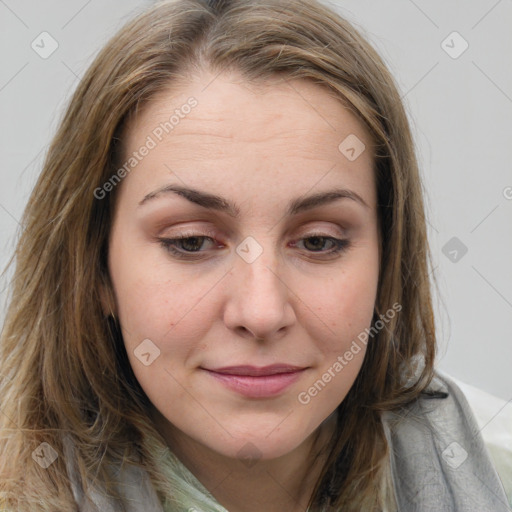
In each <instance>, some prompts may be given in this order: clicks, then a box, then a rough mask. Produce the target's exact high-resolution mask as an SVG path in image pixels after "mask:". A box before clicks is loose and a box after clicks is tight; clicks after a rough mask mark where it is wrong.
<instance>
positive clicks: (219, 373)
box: [203, 364, 306, 399]
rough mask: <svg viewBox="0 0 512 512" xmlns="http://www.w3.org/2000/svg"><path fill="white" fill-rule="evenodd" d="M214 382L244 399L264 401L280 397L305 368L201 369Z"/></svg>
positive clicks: (281, 366)
mask: <svg viewBox="0 0 512 512" xmlns="http://www.w3.org/2000/svg"><path fill="white" fill-rule="evenodd" d="M203 370H205V371H206V372H207V374H208V375H209V376H211V377H213V379H214V381H215V382H218V383H220V384H222V386H223V387H225V388H227V389H229V390H230V391H232V392H235V393H237V394H238V395H242V396H244V397H246V398H253V399H265V398H272V397H276V396H278V395H281V394H282V393H283V392H284V391H285V390H286V389H287V388H288V387H290V386H291V385H292V384H293V383H295V382H297V380H298V379H300V378H301V376H302V374H303V372H304V371H305V370H306V368H303V367H300V366H292V365H287V364H274V365H271V366H260V367H257V366H249V365H238V366H225V367H223V368H216V369H214V370H210V369H206V368H203Z"/></svg>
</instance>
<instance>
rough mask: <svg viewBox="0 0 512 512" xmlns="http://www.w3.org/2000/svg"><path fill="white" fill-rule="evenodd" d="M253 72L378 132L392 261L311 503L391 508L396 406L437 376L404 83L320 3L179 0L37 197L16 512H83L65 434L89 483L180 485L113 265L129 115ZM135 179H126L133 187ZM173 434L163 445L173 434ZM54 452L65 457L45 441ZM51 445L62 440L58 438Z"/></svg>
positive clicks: (79, 106) (6, 446) (12, 304)
mask: <svg viewBox="0 0 512 512" xmlns="http://www.w3.org/2000/svg"><path fill="white" fill-rule="evenodd" d="M205 67H207V68H209V69H211V70H213V71H214V72H215V73H218V72H221V71H223V70H236V71H237V72H239V73H242V75H243V77H244V78H245V79H246V80H247V81H248V82H254V83H256V82H264V81H265V80H266V79H267V78H272V77H274V76H276V75H280V76H284V77H286V78H290V79H294V78H302V79H306V80H310V81H312V82H314V83H315V84H318V85H319V86H321V87H323V88H324V89H325V90H327V91H329V92H330V93H331V94H334V95H335V96H336V97H337V98H339V99H340V101H342V102H343V104H344V105H346V106H347V107H348V108H350V109H351V111H352V112H353V113H354V114H355V115H356V116H357V117H358V118H359V119H360V121H361V122H362V123H364V124H365V125H366V127H367V128H368V129H369V131H370V133H371V135H372V138H373V142H374V147H375V155H374V172H375V178H376V183H377V195H378V216H379V231H380V235H381V262H380V274H379V283H378V293H377V299H376V304H375V315H374V318H373V321H372V322H373V323H376V322H378V320H379V318H380V315H382V314H383V313H385V312H386V311H388V310H390V308H392V307H393V305H394V304H399V305H400V306H401V311H400V314H397V315H396V316H394V318H392V319H390V320H389V321H388V322H387V323H386V326H385V328H382V329H375V331H376V334H375V335H374V336H373V337H372V338H371V339H370V341H369V342H368V346H367V353H366V355H365V359H364V362H363V366H362V368H361V371H360V373H359V375H358V377H357V378H356V381H355V383H354V385H353V386H352V388H351V389H350V391H349V393H348V395H347V396H346V398H345V399H344V401H343V402H342V403H341V405H340V406H339V409H338V418H339V423H338V428H337V431H336V434H335V436H334V437H333V439H332V440H331V441H330V443H329V446H328V447H326V452H328V453H329V456H328V459H327V462H326V464H325V465H324V467H323V470H322V473H321V476H320V478H319V480H318V482H317V485H316V487H315V490H314V493H313V496H312V498H311V502H310V505H311V506H312V507H313V506H315V507H316V506H320V505H322V506H327V507H331V508H329V509H330V510H331V509H332V510H338V509H343V510H347V511H349V510H350V511H352V510H367V511H372V510H379V507H380V500H381V498H380V495H379V492H378V482H379V481H380V480H381V478H382V477H383V474H384V467H385V464H386V459H387V456H388V453H387V443H386V440H385V436H384V432H383V427H382V423H381V414H382V412H383V411H386V410H391V409H397V408H400V407H401V406H404V405H405V404H407V403H410V402H411V401H413V400H415V399H417V398H418V397H419V395H420V393H422V392H423V391H424V390H425V388H426V387H427V385H428V384H429V383H430V381H431V379H432V377H433V371H434V369H433V365H434V359H435V353H436V341H435V328H434V319H433V311H432V299H431V291H430V286H431V285H430V281H429V264H430V254H429V249H428V243H427V237H426V222H425V216H424V205H423V199H422V193H423V191H422V184H421V180H420V176H419V172H418V166H417V161H416V156H415V149H414V145H413V141H412V137H411V131H410V127H409V124H408V120H407V116H406V113H405V111H404V107H403V105H402V102H401V99H400V95H399V93H398V90H397V87H396V85H395V83H394V80H393V78H392V77H391V75H390V73H389V72H388V70H387V68H386V66H385V65H384V63H383V61H382V60H381V58H380V57H379V55H378V54H377V53H376V52H375V50H374V49H373V48H372V47H371V46H370V45H369V43H368V42H367V41H366V40H365V39H364V38H363V37H362V36H361V35H360V34H359V33H358V32H357V31H356V30H355V29H354V27H353V26H352V25H351V24H349V23H348V22H347V21H345V20H344V19H342V18H341V17H340V16H338V15H337V14H336V13H335V12H333V11H332V10H331V9H330V8H328V7H327V6H325V5H323V4H321V3H319V2H318V1H317V0H258V1H257V2H253V1H250V0H231V1H230V0H226V1H218V2H212V1H210V2H207V1H205V0H204V1H203V0H171V1H165V2H161V3H159V4H157V5H155V6H154V7H152V8H150V9H149V10H147V11H146V12H144V13H142V14H141V15H139V16H138V17H136V18H135V19H134V20H132V21H130V22H129V23H128V24H127V25H125V26H124V27H123V28H122V29H121V30H120V32H119V33H118V34H116V35H115V36H114V37H113V38H112V39H111V40H110V41H109V42H108V44H107V45H106V46H105V47H104V48H103V50H102V51H101V52H100V53H99V54H98V55H97V57H96V59H95V60H94V62H93V63H92V65H91V66H90V68H89V69H88V71H87V73H86V74H85V76H84V77H83V79H82V81H81V82H80V84H79V85H78V87H77V90H76V91H75V93H74V95H73V97H72V99H71V101H70V104H69V106H68V108H67V110H66V112H65V114H64V116H63V118H62V120H61V123H60V125H59V128H58V130H57V133H56V135H55V137H54V138H53V141H52V143H51V145H50V147H49V150H48V152H47V155H46V158H45V162H44V166H43V169H42V172H41V174H40V176H39V179H38V181H37V184H36V185H35V187H34V190H33V192H32V194H31V196H30V199H29V201H28V204H27V207H26V209H25V212H24V215H23V218H22V220H21V234H20V237H19V241H18V244H17V247H16V250H15V253H14V255H13V258H12V259H11V262H10V264H13V263H15V272H14V274H13V278H12V282H11V288H10V297H9V307H8V310H7V314H6V319H5V324H4V329H3V333H2V337H1V361H2V377H1V379H2V380H1V385H0V401H1V402H0V411H1V414H0V454H1V460H0V497H2V498H3V499H4V501H5V504H6V505H7V506H11V507H13V508H15V507H17V508H16V510H20V511H25V510H34V507H35V506H37V509H38V510H43V511H50V510H51V511H52V512H55V511H66V512H68V511H69V510H73V509H74V507H75V506H76V505H74V501H73V494H72V492H71V488H70V483H69V478H68V476H67V473H66V464H65V457H64V455H63V454H64V447H63V441H62V439H63V436H64V435H66V436H68V437H69V438H70V439H72V441H73V445H74V446H75V449H76V455H75V456H76V464H77V468H78V474H79V476H80V478H81V480H82V481H83V482H85V484H86V485H87V482H93V483H98V482H99V483H101V484H102V485H104V487H105V489H107V491H108V492H111V493H115V490H114V487H113V484H112V485H111V480H112V477H111V474H110V473H109V472H108V468H109V467H111V466H112V465H114V466H116V465H117V466H119V465H120V464H122V463H131V464H139V465H143V466H144V467H145V468H146V469H147V471H148V473H149V475H150V476H151V478H152V481H153V482H154V485H155V488H156V489H157V490H158V492H159V493H161V496H163V494H164V493H165V492H167V491H172V490H169V489H167V491H166V489H165V479H164V478H163V476H162V475H161V474H160V473H159V469H158V465H157V464H156V461H155V458H154V455H153V454H152V453H153V452H151V450H149V449H148V443H147V442H146V441H147V440H148V439H160V438H159V437H158V434H157V432H156V431H155V429H154V428H153V427H152V425H151V424H150V421H149V417H148V399H147V397H146V396H145V394H144V393H143V391H142V390H141V388H140V386H139V385H138V383H137V381H136V379H135V377H134V375H133V373H132V372H131V369H130V365H129V362H128V359H127V355H126V352H125V349H124V346H123V343H122V337H121V336H120V334H119V332H120V331H119V326H118V325H116V322H115V321H113V320H112V318H106V316H105V312H104V309H103V307H102V302H101V301H102V296H101V293H100V290H101V289H102V288H103V289H106V290H110V291H111V290H112V286H111V282H110V279H109V275H108V270H107V254H108V238H109V232H110V228H111V223H112V213H113V209H114V205H115V200H116V195H117V193H116V191H117V189H116V188H114V190H112V191H111V192H110V193H109V194H106V195H105V197H103V198H101V199H99V198H98V197H97V196H98V194H97V193H96V194H95V191H97V189H98V187H101V186H102V185H103V184H104V183H106V182H107V181H108V180H109V179H110V178H111V177H112V176H113V175H114V174H115V172H116V171H117V170H118V169H119V165H120V161H119V155H120V154H121V153H122V137H121V135H122V133H123V127H124V126H125V125H126V123H127V120H128V119H129V118H130V117H131V116H133V115H136V113H137V112H138V110H139V109H140V108H143V106H144V105H145V104H146V103H147V102H148V101H151V99H152V98H153V97H154V96H155V95H156V94H157V93H158V92H160V91H162V90H165V89H168V88H169V87H171V86H173V85H176V86H179V85H184V84H186V83H187V77H188V76H190V74H191V73H193V72H194V71H197V70H200V69H202V68H205ZM118 188H119V187H118ZM160 441H161V439H160ZM41 443H48V445H49V446H50V447H51V448H52V449H53V450H54V451H55V453H56V454H58V455H60V456H57V459H56V460H55V461H54V462H53V464H51V465H49V466H48V467H47V468H43V467H41V465H40V464H37V463H35V462H34V459H33V456H32V454H33V451H34V450H36V449H37V448H38V447H40V446H41ZM43 446H46V445H43Z"/></svg>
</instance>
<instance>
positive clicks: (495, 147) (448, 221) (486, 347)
mask: <svg viewBox="0 0 512 512" xmlns="http://www.w3.org/2000/svg"><path fill="white" fill-rule="evenodd" d="M150 3H151V2H149V1H146V2H144V1H136V0H123V1H121V0H115V1H113V0H112V1H102V2H99V1H97V0H89V1H86V0H85V1H84V0H78V1H77V0H68V1H63V0H60V1H56V0H54V1H45V2H36V1H35V0H32V1H23V0H21V1H17V2H15V1H14V0H5V1H3V2H0V34H1V35H0V37H1V52H2V65H1V68H0V109H1V116H0V123H1V125H0V130H1V132H0V133H1V141H0V144H1V146H0V147H1V155H2V162H1V167H0V183H1V188H0V230H1V239H0V250H1V253H0V265H1V267H2V268H3V267H4V266H5V264H6V263H7V261H8V258H9V256H10V254H11V252H12V250H13V248H14V242H15V237H16V235H17V228H18V219H19V218H20V216H21V214H22V211H23V208H24V206H25V203H26V201H27V198H28V194H29V193H30V191H31V189H32V187H33V185H34V183H35V180H36V177H37V175H38V174H39V172H40V171H41V165H42V161H43V157H44V154H45V151H46V149H47V146H48V144H49V142H50V140H51V137H52V136H53V134H54V132H55V129H56V127H57V124H58V120H59V119H60V118H61V116H62V112H63V108H64V106H65V104H66V102H67V100H68V99H69V97H70V95H71V93H72V91H73V90H74V88H75V87H76V85H77V84H78V81H79V80H80V77H81V76H82V75H83V73H84V71H85V69H86V67H87V65H88V64H89V63H90V62H91V60H92V58H93V56H94V55H95V54H96V52H97V51H98V50H99V48H100V47H101V46H102V45H103V44H104V43H105V42H106V40H107V39H108V38H109V37H110V36H111V35H113V34H114V33H115V32H116V30H117V29H118V28H120V27H121V26H122V25H123V24H124V22H125V21H126V20H127V19H129V18H130V17H131V15H132V14H133V13H135V12H138V11H140V10H142V9H143V8H144V7H145V6H147V5H149V4H150ZM330 4H331V5H332V6H334V7H335V8H336V9H337V10H338V11H339V12H340V13H341V14H342V15H344V16H346V17H347V18H348V19H349V20H350V21H352V22H354V23H355V24H356V26H358V28H360V29H361V30H362V31H363V32H364V33H366V35H367V36H368V37H369V38H370V40H371V41H372V42H373V43H374V45H375V46H376V47H377V49H378V50H379V52H380V53H381V55H382V56H383V57H384V59H385V60H386V62H387V63H388V65H389V67H390V68H391V70H392V72H393V74H394V76H395V77H396V80H397V82H398V84H399V86H400V88H401V91H402V93H403V97H404V100H405V102H406V105H407V108H408V111H409V113H410V118H411V121H412V124H413V129H414V132H415V137H416V141H417V145H418V154H419V160H420V165H421V169H422V173H423V176H424V181H425V188H426V194H427V210H428V218H429V224H430V231H429V236H430V242H431V247H432V253H433V259H434V272H433V275H434V276H435V277H436V279H437V281H438V284H439V294H436V304H438V306H437V307H436V309H437V311H438V317H437V323H438V326H439V331H438V335H439V343H440V349H441V350H440V354H439V362H440V367H441V368H442V369H443V370H444V371H446V372H447V373H449V374H451V375H453V376H455V377H456V378H458V379H460V380H462V381H464V382H467V383H470V384H472V385H473V386H476V387H479V388H481V389H483V390H485V391H487V392H489V393H492V394H495V395H497V396H500V397H501V398H504V399H505V400H510V399H512V376H511V375H512V371H511V370H512V369H511V368H510V367H511V364H512V343H511V341H512V339H511V338H512V335H511V329H510V325H511V320H512V265H511V263H512V229H511V228H512V164H511V162H512V123H511V121H512V66H511V65H510V62H511V60H510V59H511V57H510V56H511V55H512V31H511V30H510V27H511V26H512V2H511V1H510V0H501V1H496V0H489V1H487V0H486V1H483V0H482V1H472V2H470V1H466V2H461V1H454V0H450V1H441V0H435V1H428V2H427V1H426V0H424V1H420V0H416V1H412V0H346V1H345V0H343V1H342V0H339V1H331V2H330ZM454 31H456V32H458V34H460V35H457V34H455V35H454V34H453V32H454ZM42 32H48V33H49V34H50V35H51V37H52V38H53V39H54V40H55V41H57V43H58V48H57V50H56V51H55V52H54V53H53V54H52V55H50V56H49V57H48V58H46V59H43V58H42V57H41V56H40V55H38V54H37V53H36V52H35V51H34V50H33V48H32V47H31V43H32V42H33V41H34V40H35V41H36V43H37V41H40V38H38V36H39V35H40V34H41V33H42ZM45 37H47V36H45ZM443 41H445V42H444V43H443ZM39 44H40V46H41V43H39ZM50 44H52V42H51V41H50V40H46V43H45V48H46V49H47V50H48V49H49V48H50ZM466 44H467V45H468V47H467V49H466V50H465V51H464V52H463V53H461V51H462V50H463V49H464V48H465V46H466ZM41 50H43V49H42V48H41ZM459 53H461V54H460V55H459ZM450 54H451V55H450ZM465 249H467V252H466V253H465V254H463V252H464V250H465ZM5 287H6V280H5V279H4V280H3V281H2V286H1V290H2V295H1V299H2V302H5V297H6V289H5ZM3 309H4V307H2V311H3Z"/></svg>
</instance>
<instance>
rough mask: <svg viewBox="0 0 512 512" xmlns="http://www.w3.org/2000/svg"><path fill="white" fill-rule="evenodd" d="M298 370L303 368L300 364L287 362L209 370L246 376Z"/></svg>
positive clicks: (261, 375)
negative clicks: (292, 364) (293, 364)
mask: <svg viewBox="0 0 512 512" xmlns="http://www.w3.org/2000/svg"><path fill="white" fill-rule="evenodd" d="M300 370H304V368H302V367H300V366H291V365H288V364H273V365H270V366H262V367H257V366H249V365H241V366H226V367H224V368H216V369H210V370H209V371H211V372H215V373H220V374H223V375H241V376H246V377H263V376H266V375H276V374H279V373H293V372H297V371H300Z"/></svg>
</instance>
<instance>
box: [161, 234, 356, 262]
mask: <svg viewBox="0 0 512 512" xmlns="http://www.w3.org/2000/svg"><path fill="white" fill-rule="evenodd" d="M193 238H198V239H203V240H211V241H213V238H211V237H209V236H205V235H187V236H182V237H177V238H160V239H159V241H160V244H161V246H162V247H163V248H164V249H165V250H166V251H168V252H169V253H171V254H172V255H173V256H174V257H176V258H178V259H189V260H191V259H199V258H200V257H202V256H197V255H199V254H200V253H201V252H204V251H183V250H179V249H177V248H176V245H178V244H180V243H181V242H183V241H184V240H190V239H193ZM314 238H320V239H322V240H324V241H329V242H331V243H332V244H334V248H333V249H332V250H330V251H328V252H326V251H309V252H310V253H311V254H320V255H324V256H325V255H327V256H335V255H337V254H339V253H342V252H344V251H346V250H347V249H348V248H349V247H350V241H349V240H348V239H340V238H335V237H333V236H328V235H323V234H321V233H311V234H310V235H309V236H306V237H303V238H301V239H300V240H310V239H314ZM201 246H202V243H201ZM294 246H295V243H294Z"/></svg>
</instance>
